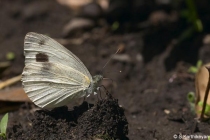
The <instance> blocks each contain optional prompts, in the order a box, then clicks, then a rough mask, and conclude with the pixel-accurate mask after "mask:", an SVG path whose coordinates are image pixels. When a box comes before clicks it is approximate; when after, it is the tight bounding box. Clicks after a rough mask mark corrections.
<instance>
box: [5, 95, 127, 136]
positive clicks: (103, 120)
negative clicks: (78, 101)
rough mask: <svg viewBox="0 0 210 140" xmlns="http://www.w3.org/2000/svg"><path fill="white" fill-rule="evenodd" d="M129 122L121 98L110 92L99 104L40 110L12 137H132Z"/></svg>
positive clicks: (12, 130)
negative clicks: (28, 123)
mask: <svg viewBox="0 0 210 140" xmlns="http://www.w3.org/2000/svg"><path fill="white" fill-rule="evenodd" d="M127 134H128V122H127V119H126V117H125V115H124V110H123V109H122V108H120V107H119V105H118V101H117V99H114V98H113V97H112V96H111V95H110V94H108V95H107V97H106V98H105V99H102V100H99V101H98V102H97V103H96V104H95V105H93V104H88V103H87V102H83V104H82V105H80V106H77V107H74V109H73V110H71V111H68V108H67V107H66V106H63V107H59V108H55V109H53V110H51V111H48V110H39V111H36V112H35V113H34V116H33V118H31V126H30V125H29V126H28V127H27V128H23V127H22V126H21V125H20V124H18V125H13V127H12V128H10V129H9V133H8V136H7V137H8V139H16V140H19V139H21V140H23V139H36V140H37V139H46V140H54V139H56V140H58V139H60V140H69V139H94V138H96V139H97V138H102V139H128V138H127V137H126V135H127Z"/></svg>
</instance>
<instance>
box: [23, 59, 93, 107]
mask: <svg viewBox="0 0 210 140" xmlns="http://www.w3.org/2000/svg"><path fill="white" fill-rule="evenodd" d="M22 81H23V87H24V90H25V92H26V93H27V94H28V97H29V98H30V99H31V100H32V101H33V102H34V103H35V104H36V105H37V106H39V107H42V108H53V107H57V106H62V105H65V104H67V103H68V102H70V101H71V100H72V99H74V98H78V97H82V96H85V92H84V91H85V89H87V87H88V86H89V85H90V79H89V78H88V77H87V76H86V75H84V74H83V73H81V72H79V71H77V70H75V69H73V68H71V67H68V66H65V65H63V64H56V63H49V62H34V63H28V64H26V66H25V68H24V71H23V74H22Z"/></svg>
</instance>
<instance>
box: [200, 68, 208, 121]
mask: <svg viewBox="0 0 210 140" xmlns="http://www.w3.org/2000/svg"><path fill="white" fill-rule="evenodd" d="M206 69H207V70H208V72H209V80H208V84H207V87H206V92H205V96H204V102H203V108H202V112H201V116H200V120H201V121H204V120H205V118H204V113H205V109H206V102H207V99H208V95H209V90H210V67H209V66H206Z"/></svg>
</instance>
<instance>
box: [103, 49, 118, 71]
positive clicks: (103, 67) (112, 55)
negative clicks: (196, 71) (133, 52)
mask: <svg viewBox="0 0 210 140" xmlns="http://www.w3.org/2000/svg"><path fill="white" fill-rule="evenodd" d="M120 51H121V49H120V48H119V49H118V50H117V51H116V53H115V54H117V53H118V52H120ZM112 58H113V55H112V56H111V57H110V58H109V60H108V61H107V62H106V64H105V65H104V66H103V68H102V71H103V69H104V68H105V67H106V65H107V64H108V63H109V62H110V60H111V59H112Z"/></svg>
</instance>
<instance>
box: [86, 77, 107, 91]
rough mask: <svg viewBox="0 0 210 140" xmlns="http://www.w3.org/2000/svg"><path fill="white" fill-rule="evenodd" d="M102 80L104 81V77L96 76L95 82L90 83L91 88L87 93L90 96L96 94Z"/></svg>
mask: <svg viewBox="0 0 210 140" xmlns="http://www.w3.org/2000/svg"><path fill="white" fill-rule="evenodd" d="M102 79H103V76H102V75H95V76H93V80H92V82H91V83H90V86H89V87H88V89H87V92H88V93H89V94H91V93H93V92H95V91H96V89H97V87H98V84H99V83H100V82H101V80H102Z"/></svg>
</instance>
